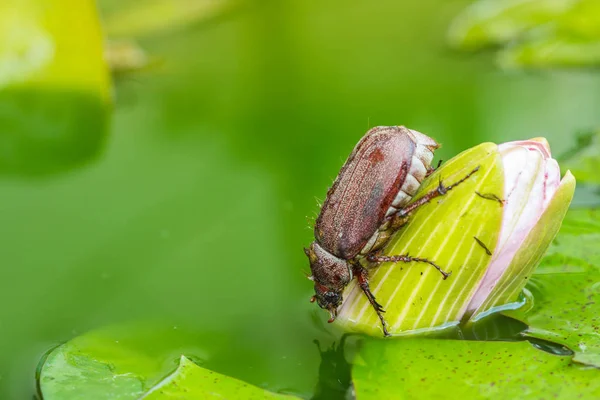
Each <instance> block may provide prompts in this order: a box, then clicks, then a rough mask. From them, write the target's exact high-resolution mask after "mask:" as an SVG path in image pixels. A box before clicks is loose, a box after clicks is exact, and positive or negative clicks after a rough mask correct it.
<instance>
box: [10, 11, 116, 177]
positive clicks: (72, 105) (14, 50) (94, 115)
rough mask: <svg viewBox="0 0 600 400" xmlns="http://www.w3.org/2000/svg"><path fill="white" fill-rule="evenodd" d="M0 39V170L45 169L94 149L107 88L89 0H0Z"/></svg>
mask: <svg viewBox="0 0 600 400" xmlns="http://www.w3.org/2000/svg"><path fill="white" fill-rule="evenodd" d="M0 37H2V38H4V40H2V43H0V89H1V90H0V173H3V172H9V173H24V174H43V173H49V172H53V171H55V170H60V169H64V168H67V167H71V166H73V165H75V164H77V163H81V162H83V161H86V160H88V159H89V158H90V157H92V156H93V155H95V154H96V153H98V151H99V150H100V147H101V144H102V142H103V139H104V136H105V134H106V129H107V126H108V113H109V103H110V97H111V96H110V90H111V87H110V82H109V76H108V70H107V68H106V64H105V62H104V59H103V52H102V43H103V38H102V35H101V33H100V25H99V22H98V16H97V13H96V8H95V2H94V1H91V0H84V1H81V0H59V1H54V2H51V3H49V2H45V1H42V0H39V1H35V0H29V1H26V2H22V1H16V0H9V1H8V2H6V1H4V2H2V3H0Z"/></svg>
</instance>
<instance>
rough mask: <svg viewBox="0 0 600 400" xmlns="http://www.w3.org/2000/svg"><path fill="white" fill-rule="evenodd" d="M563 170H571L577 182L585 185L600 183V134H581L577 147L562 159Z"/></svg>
mask: <svg viewBox="0 0 600 400" xmlns="http://www.w3.org/2000/svg"><path fill="white" fill-rule="evenodd" d="M560 162H561V166H562V168H563V169H569V170H571V172H573V175H575V176H576V177H577V180H578V181H580V182H584V183H594V184H598V183H600V174H598V171H600V132H589V133H586V134H581V135H579V136H578V138H577V145H576V146H575V147H574V148H573V149H572V150H570V151H569V152H567V153H566V154H564V155H563V156H562V157H561V160H560Z"/></svg>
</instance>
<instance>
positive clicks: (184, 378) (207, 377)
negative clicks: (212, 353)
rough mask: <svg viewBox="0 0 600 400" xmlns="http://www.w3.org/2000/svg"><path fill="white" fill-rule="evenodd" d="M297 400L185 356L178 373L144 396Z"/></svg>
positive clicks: (164, 399) (156, 398) (150, 399)
mask: <svg viewBox="0 0 600 400" xmlns="http://www.w3.org/2000/svg"><path fill="white" fill-rule="evenodd" d="M223 398H225V399H249V400H250V399H274V400H276V399H282V400H283V399H297V397H294V396H289V395H285V394H278V393H272V392H269V391H267V390H264V389H261V388H259V387H256V386H252V385H249V384H247V383H245V382H242V381H239V380H237V379H234V378H231V377H229V376H225V375H222V374H219V373H217V372H214V371H211V370H208V369H205V368H202V367H199V366H198V365H196V364H194V363H193V362H192V361H190V360H188V359H187V358H186V357H185V356H181V361H180V363H179V367H177V370H176V371H175V372H173V374H171V375H170V376H168V377H167V378H165V379H164V380H163V381H162V382H160V383H159V384H158V385H156V386H155V387H153V388H152V389H150V391H149V392H148V393H147V394H146V395H144V396H143V397H142V399H148V400H169V399H223Z"/></svg>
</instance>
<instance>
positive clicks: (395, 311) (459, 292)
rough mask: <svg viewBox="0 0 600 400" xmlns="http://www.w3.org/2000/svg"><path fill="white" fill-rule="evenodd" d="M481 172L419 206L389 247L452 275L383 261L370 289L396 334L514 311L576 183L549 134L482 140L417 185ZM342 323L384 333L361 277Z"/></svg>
mask: <svg viewBox="0 0 600 400" xmlns="http://www.w3.org/2000/svg"><path fill="white" fill-rule="evenodd" d="M476 166H480V171H479V172H478V173H477V174H475V175H473V176H472V177H471V178H470V179H469V180H467V181H465V182H464V183H463V184H461V185H460V186H458V187H456V188H455V190H452V191H451V192H448V193H447V194H446V195H445V196H442V197H439V198H438V199H436V201H433V202H432V203H430V204H427V205H426V206H424V207H422V208H419V209H418V210H417V211H416V212H415V213H414V214H413V215H412V216H411V218H410V221H409V222H408V224H407V225H406V226H404V227H403V228H402V229H400V230H399V231H398V232H397V233H396V234H395V235H394V237H393V238H392V239H391V240H390V242H389V245H388V246H387V248H386V249H385V251H384V253H385V254H387V255H396V254H407V253H409V254H410V255H412V256H415V257H421V258H427V259H429V260H432V261H434V262H435V263H437V264H438V265H440V266H442V268H444V269H445V270H446V271H448V270H450V271H452V275H451V276H450V277H449V278H448V279H447V280H442V279H441V276H440V275H439V273H438V272H437V271H436V270H435V269H433V268H431V267H430V266H428V265H421V263H419V264H417V263H396V264H391V263H387V264H382V265H380V266H378V267H376V268H374V269H373V270H372V271H371V289H372V291H373V293H374V295H375V296H376V298H377V300H378V301H379V302H380V303H381V304H382V305H383V307H384V309H385V310H386V314H385V316H386V320H387V322H388V325H389V327H388V328H389V330H390V332H391V333H392V334H396V335H398V334H404V333H418V332H419V331H422V330H431V329H440V328H444V327H448V326H451V325H456V324H458V323H460V322H461V321H467V320H477V319H480V318H482V317H483V316H485V315H488V314H490V313H491V312H494V311H496V310H498V309H505V308H515V307H518V306H519V305H520V303H517V300H518V298H519V294H520V293H521V290H522V289H523V287H524V286H525V284H526V282H527V280H528V278H529V277H530V276H531V274H532V273H533V270H534V269H535V267H536V266H537V264H538V263H539V261H540V260H541V257H542V256H543V254H544V253H545V251H546V249H547V248H548V246H549V244H550V242H551V241H552V239H553V238H554V237H555V236H556V233H557V232H558V230H559V228H560V225H561V223H562V220H563V218H564V215H565V213H566V211H567V209H568V207H569V204H570V203H571V199H572V197H573V193H574V190H575V178H574V177H573V175H571V173H570V172H568V171H567V173H566V174H565V176H564V178H563V179H562V180H561V179H560V169H559V166H558V163H557V162H556V160H554V159H553V158H552V157H551V153H550V148H549V146H548V143H547V141H546V140H545V139H543V138H536V139H531V140H525V141H516V142H509V143H504V144H501V145H496V144H493V143H484V144H481V145H479V146H476V147H474V148H471V149H469V150H466V151H464V152H463V153H461V154H459V155H458V156H456V157H454V158H453V159H451V160H450V161H448V162H447V163H446V164H445V165H443V166H442V168H440V169H439V170H437V171H436V172H435V173H434V174H433V175H432V176H430V177H429V179H428V180H426V181H425V182H423V185H422V186H421V188H420V189H419V193H417V195H416V196H415V199H417V198H419V197H420V195H422V194H423V193H426V192H428V191H431V190H433V189H435V188H436V187H437V185H438V184H439V180H440V179H441V180H442V181H443V182H444V183H445V184H450V183H452V182H454V181H456V180H458V179H460V178H461V177H462V176H464V175H466V174H467V173H468V172H469V171H471V170H472V169H473V168H474V167H476ZM344 299H345V301H344V303H343V305H342V307H341V308H340V313H339V315H338V321H341V323H342V324H343V325H344V327H345V328H346V329H349V330H355V331H362V332H365V333H369V334H373V335H377V336H379V335H381V330H380V329H381V328H380V327H379V324H378V322H379V320H378V318H377V316H376V315H375V313H374V312H373V310H372V309H371V308H370V307H369V303H368V302H367V301H366V299H365V298H364V296H361V291H360V289H359V288H358V287H356V286H355V285H354V284H352V285H350V286H349V287H348V288H347V289H346V292H345V294H344Z"/></svg>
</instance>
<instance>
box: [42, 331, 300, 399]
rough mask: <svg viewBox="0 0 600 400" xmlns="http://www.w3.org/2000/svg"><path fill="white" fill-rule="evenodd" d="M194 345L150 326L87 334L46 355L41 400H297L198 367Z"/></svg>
mask: <svg viewBox="0 0 600 400" xmlns="http://www.w3.org/2000/svg"><path fill="white" fill-rule="evenodd" d="M198 340H199V338H198V336H197V334H193V333H191V332H185V331H183V332H182V330H180V329H178V330H174V329H173V328H164V327H163V328H160V327H158V326H156V325H153V324H135V325H132V324H128V325H123V326H117V327H107V328H104V329H100V330H96V331H92V332H88V333H86V334H84V335H82V336H78V337H76V338H74V339H73V340H71V341H69V342H67V343H65V344H63V345H61V346H59V347H57V348H56V349H54V350H53V351H52V352H50V354H48V356H47V357H46V359H45V360H44V361H43V365H42V366H41V371H40V374H39V387H40V388H41V392H42V395H43V397H44V399H45V400H52V399H61V400H69V399H87V400H96V399H98V400H101V399H111V400H112V399H117V400H129V399H140V398H145V399H146V398H148V399H174V398H213V397H214V398H261V399H262V398H269V399H294V398H296V397H293V396H289V395H283V394H276V393H272V392H269V391H266V390H264V389H262V388H259V387H256V386H253V385H250V384H248V383H245V382H242V381H240V380H237V379H235V378H231V377H228V376H226V375H222V374H219V373H217V372H215V371H211V370H208V369H205V368H202V367H200V366H198V365H196V364H195V363H194V362H192V361H190V359H189V358H188V357H193V358H199V359H200V358H202V357H201V356H200V357H199V356H198V355H197V353H196V351H197V349H194V348H192V347H191V345H190V344H191V343H195V342H196V341H198ZM213 345H217V344H216V343H213ZM185 353H187V354H188V357H185V356H183V355H182V354H185ZM191 354H193V355H191ZM165 377H166V378H165Z"/></svg>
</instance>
